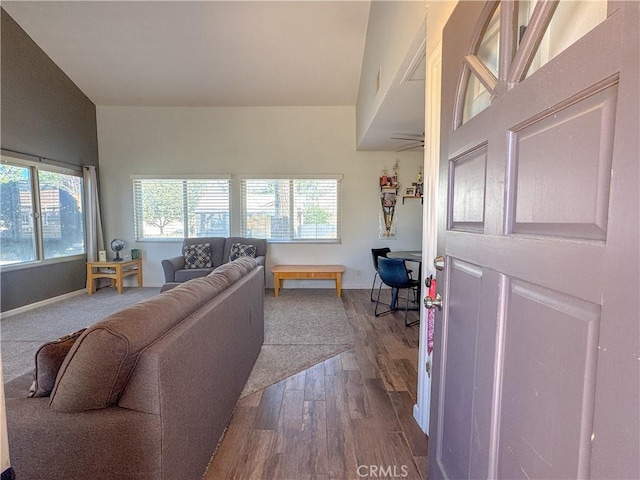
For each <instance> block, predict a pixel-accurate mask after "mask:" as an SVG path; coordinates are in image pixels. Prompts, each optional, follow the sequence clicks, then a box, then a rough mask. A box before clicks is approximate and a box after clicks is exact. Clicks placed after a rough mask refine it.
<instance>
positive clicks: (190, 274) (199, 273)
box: [175, 268, 213, 282]
mask: <svg viewBox="0 0 640 480" xmlns="http://www.w3.org/2000/svg"><path fill="white" fill-rule="evenodd" d="M211 272H213V268H190V269H184V270H176V273H175V281H176V282H186V281H187V280H193V279H194V278H200V277H206V276H207V275H209V274H210V273H211Z"/></svg>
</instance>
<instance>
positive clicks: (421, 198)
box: [402, 195, 424, 205]
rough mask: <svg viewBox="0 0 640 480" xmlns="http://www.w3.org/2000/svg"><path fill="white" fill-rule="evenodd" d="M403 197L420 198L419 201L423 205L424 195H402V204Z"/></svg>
mask: <svg viewBox="0 0 640 480" xmlns="http://www.w3.org/2000/svg"><path fill="white" fill-rule="evenodd" d="M405 198H419V199H420V203H421V204H423V205H424V197H423V196H422V195H420V196H419V197H416V196H413V195H403V196H402V204H403V205H404V199H405Z"/></svg>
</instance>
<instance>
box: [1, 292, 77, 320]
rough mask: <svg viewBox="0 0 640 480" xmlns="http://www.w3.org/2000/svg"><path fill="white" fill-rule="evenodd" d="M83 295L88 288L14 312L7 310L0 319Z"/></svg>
mask: <svg viewBox="0 0 640 480" xmlns="http://www.w3.org/2000/svg"><path fill="white" fill-rule="evenodd" d="M83 293H87V289H86V288H82V289H80V290H75V291H73V292H69V293H65V294H63V295H58V296H57V297H51V298H47V299H46V300H41V301H39V302H35V303H30V304H29V305H25V306H23V307H18V308H14V309H13V310H7V311H6V312H2V313H0V318H7V317H11V316H13V315H17V314H19V313H23V312H28V311H29V310H33V309H34V308H39V307H44V306H46V305H50V304H52V303H56V302H59V301H61V300H65V299H67V298H70V297H75V296H76V295H81V294H83Z"/></svg>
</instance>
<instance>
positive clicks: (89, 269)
mask: <svg viewBox="0 0 640 480" xmlns="http://www.w3.org/2000/svg"><path fill="white" fill-rule="evenodd" d="M94 286H95V282H94V280H93V267H92V266H91V265H87V293H88V294H89V295H91V294H92V293H93V292H94V291H95V290H94Z"/></svg>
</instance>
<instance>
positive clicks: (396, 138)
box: [389, 137, 424, 143]
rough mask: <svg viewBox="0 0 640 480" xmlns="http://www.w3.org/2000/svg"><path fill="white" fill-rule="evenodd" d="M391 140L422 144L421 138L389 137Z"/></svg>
mask: <svg viewBox="0 0 640 480" xmlns="http://www.w3.org/2000/svg"><path fill="white" fill-rule="evenodd" d="M389 138H390V139H391V140H404V141H406V142H421V143H422V142H424V140H423V139H422V138H411V137H389Z"/></svg>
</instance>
